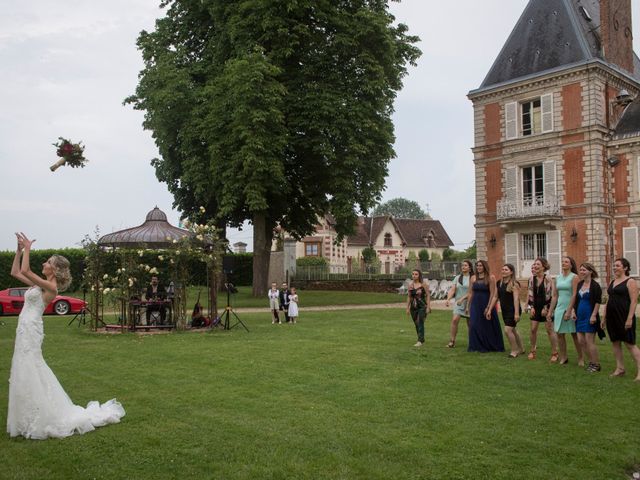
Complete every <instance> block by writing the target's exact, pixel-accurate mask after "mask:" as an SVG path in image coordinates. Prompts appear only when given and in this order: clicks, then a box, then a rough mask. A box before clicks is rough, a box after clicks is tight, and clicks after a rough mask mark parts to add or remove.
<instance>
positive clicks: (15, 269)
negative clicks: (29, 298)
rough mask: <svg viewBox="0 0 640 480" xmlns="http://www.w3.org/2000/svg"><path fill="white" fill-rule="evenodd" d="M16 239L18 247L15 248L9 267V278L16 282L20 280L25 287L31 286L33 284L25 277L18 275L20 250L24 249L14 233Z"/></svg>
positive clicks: (18, 236)
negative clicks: (14, 254)
mask: <svg viewBox="0 0 640 480" xmlns="http://www.w3.org/2000/svg"><path fill="white" fill-rule="evenodd" d="M16 237H17V238H18V246H17V248H16V256H15V257H14V258H13V264H12V265H11V276H12V277H13V278H15V279H16V280H20V281H21V282H22V283H24V284H26V285H33V282H32V281H30V280H29V279H28V278H27V277H25V276H24V275H22V274H21V273H20V259H21V258H22V250H23V249H24V244H23V242H22V239H21V238H20V235H18V234H17V233H16Z"/></svg>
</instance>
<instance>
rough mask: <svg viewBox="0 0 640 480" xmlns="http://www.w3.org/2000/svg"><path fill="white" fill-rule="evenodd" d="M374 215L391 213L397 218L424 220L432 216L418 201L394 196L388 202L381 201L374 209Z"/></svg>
mask: <svg viewBox="0 0 640 480" xmlns="http://www.w3.org/2000/svg"><path fill="white" fill-rule="evenodd" d="M373 214H374V215H391V216H392V217H395V218H413V219H418V220H422V219H424V218H431V217H430V216H429V214H428V213H426V212H425V211H424V210H422V208H421V207H420V205H419V204H418V202H415V201H413V200H407V199H406V198H402V197H400V198H394V199H391V200H389V201H388V202H385V203H381V204H380V205H378V206H377V207H376V208H375V210H374V211H373Z"/></svg>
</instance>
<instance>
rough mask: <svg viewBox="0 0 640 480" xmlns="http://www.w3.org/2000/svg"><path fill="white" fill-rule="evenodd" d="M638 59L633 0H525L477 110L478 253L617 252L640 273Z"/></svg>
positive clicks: (478, 95)
mask: <svg viewBox="0 0 640 480" xmlns="http://www.w3.org/2000/svg"><path fill="white" fill-rule="evenodd" d="M639 94H640V60H639V59H638V57H637V56H636V55H635V54H634V52H633V48H632V24H631V0H615V1H614V0H601V1H598V0H531V1H530V2H529V4H528V5H527V7H526V9H525V10H524V12H523V14H522V16H521V17H520V19H519V20H518V23H517V24H516V26H515V27H514V29H513V31H512V33H511V35H510V36H509V38H508V39H507V41H506V43H505V45H504V47H503V48H502V51H501V52H499V54H498V56H497V58H496V60H495V62H494V64H493V66H492V67H491V69H490V70H489V73H488V74H487V76H486V78H485V79H484V81H483V83H482V85H480V87H479V88H478V89H476V90H473V91H471V92H470V93H469V95H468V96H469V99H470V100H471V101H472V103H473V107H474V132H475V139H474V142H475V145H474V148H473V153H474V163H475V174H476V241H477V245H478V258H486V259H488V261H489V264H490V266H491V270H492V272H494V273H498V272H499V269H500V267H501V266H502V264H503V263H505V262H508V263H512V264H514V265H515V266H516V270H517V272H518V276H519V277H520V278H525V277H528V276H529V275H530V267H531V263H532V262H533V260H534V259H535V258H536V257H538V256H544V257H546V258H547V259H548V260H549V261H550V263H551V265H552V271H551V273H552V274H557V273H558V272H559V271H560V262H561V258H562V256H564V255H569V256H572V257H574V258H575V259H576V261H577V262H578V263H580V262H582V261H590V262H591V263H593V264H594V265H595V267H596V269H597V270H598V271H599V272H600V275H601V277H602V280H605V279H609V278H610V277H611V265H612V261H613V259H614V258H616V257H619V256H624V257H626V258H628V259H629V261H630V262H631V265H632V275H636V276H638V275H639V274H640V272H639V265H640V258H639V252H640V248H639V245H638V236H639V232H638V228H639V226H640V95H639Z"/></svg>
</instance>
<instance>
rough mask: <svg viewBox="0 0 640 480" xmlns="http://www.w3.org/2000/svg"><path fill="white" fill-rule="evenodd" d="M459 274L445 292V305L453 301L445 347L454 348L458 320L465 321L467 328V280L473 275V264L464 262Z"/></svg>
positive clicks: (467, 261)
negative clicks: (447, 340)
mask: <svg viewBox="0 0 640 480" xmlns="http://www.w3.org/2000/svg"><path fill="white" fill-rule="evenodd" d="M460 270H461V272H462V273H461V274H460V275H456V277H455V278H454V279H453V285H452V286H451V288H450V289H449V292H447V301H446V302H445V305H446V306H447V307H448V306H449V303H450V302H451V299H455V303H454V304H453V316H452V317H451V334H450V337H449V343H447V347H449V348H453V347H455V346H456V336H457V335H458V323H460V318H462V317H464V318H466V320H467V328H469V313H468V312H467V299H468V298H469V279H470V278H471V276H472V275H473V263H471V260H464V261H463V262H462V265H461V267H460Z"/></svg>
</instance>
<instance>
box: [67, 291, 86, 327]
mask: <svg viewBox="0 0 640 480" xmlns="http://www.w3.org/2000/svg"><path fill="white" fill-rule="evenodd" d="M82 302H83V304H84V305H85V306H84V307H82V308H81V309H80V311H79V312H78V313H76V316H75V317H73V318H72V319H71V321H70V322H69V323H68V324H67V327H68V326H69V325H71V324H72V323H73V322H75V321H76V320H78V327H79V326H80V324H82V325H85V324H86V323H87V318H86V313H87V311H89V312H90V310H89V308H88V307H86V304H87V290H86V289H83V290H82Z"/></svg>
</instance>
